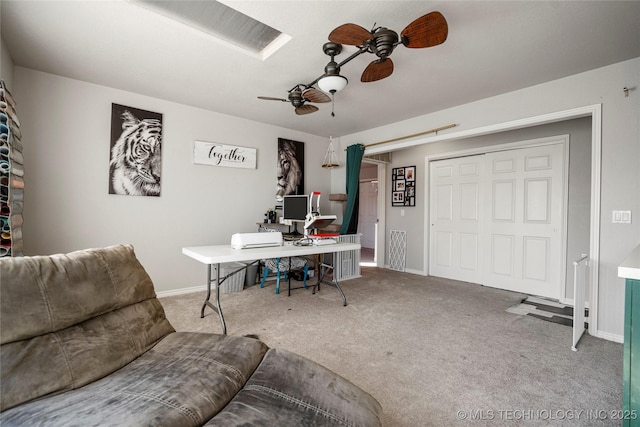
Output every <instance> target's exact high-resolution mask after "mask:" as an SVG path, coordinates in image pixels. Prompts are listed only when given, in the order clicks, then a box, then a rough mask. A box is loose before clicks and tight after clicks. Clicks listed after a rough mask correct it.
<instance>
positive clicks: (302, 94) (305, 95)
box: [258, 85, 331, 116]
mask: <svg viewBox="0 0 640 427" xmlns="http://www.w3.org/2000/svg"><path fill="white" fill-rule="evenodd" d="M303 88H304V89H303ZM287 98H288V99H284V98H274V97H271V96H259V97H258V99H264V100H267V101H282V102H290V103H291V105H293V106H294V108H295V112H296V114H297V115H299V116H300V115H303V114H310V113H314V112H316V111H318V107H316V106H315V105H310V104H307V102H315V103H323V102H331V98H329V96H327V94H326V93H324V92H322V91H321V90H318V89H316V88H314V87H308V86H305V85H296V86H295V87H294V88H293V89H291V90H290V91H289V96H288V97H287Z"/></svg>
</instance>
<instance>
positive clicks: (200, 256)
mask: <svg viewBox="0 0 640 427" xmlns="http://www.w3.org/2000/svg"><path fill="white" fill-rule="evenodd" d="M353 250H360V244H359V243H336V244H332V245H320V246H313V245H311V246H295V245H292V244H285V245H283V246H271V247H266V248H251V249H233V248H231V246H230V245H217V246H192V247H186V248H182V253H183V254H184V255H186V256H188V257H191V258H193V259H195V260H196V261H199V262H201V263H203V264H206V266H207V298H206V299H205V301H204V303H203V304H202V310H201V312H200V317H201V318H202V317H204V309H205V308H206V307H207V306H209V307H210V308H212V309H213V310H214V311H215V312H217V313H218V316H219V317H220V323H221V324H222V333H223V334H225V335H226V333H227V325H226V323H225V321H224V316H223V314H222V308H221V307H220V286H218V284H220V283H221V281H220V264H223V263H228V262H242V261H253V263H256V262H258V261H260V260H261V259H265V258H287V257H294V256H305V255H321V254H327V253H337V252H343V251H353ZM334 259H335V257H334ZM253 263H252V264H253ZM214 265H215V266H216V277H215V279H213V278H212V277H211V276H212V274H211V269H212V267H213V266H214ZM241 270H242V269H239V270H236V271H234V272H233V273H231V274H235V273H237V272H238V271H241ZM321 270H322V269H321V268H318V271H317V273H318V281H317V283H316V285H313V286H314V291H315V286H318V289H319V285H320V283H326V284H329V285H332V286H335V287H336V289H338V291H339V292H340V295H342V302H343V305H347V297H346V296H345V295H344V292H342V289H341V288H340V284H339V283H338V282H337V281H336V280H334V281H333V282H323V277H322V276H323V275H322V274H321V273H320V271H321ZM227 277H229V276H226V277H224V278H222V280H223V281H224V279H226V278H227ZM214 281H215V283H216V299H215V305H214V304H212V303H211V302H210V301H209V300H210V299H211V283H213V282H214Z"/></svg>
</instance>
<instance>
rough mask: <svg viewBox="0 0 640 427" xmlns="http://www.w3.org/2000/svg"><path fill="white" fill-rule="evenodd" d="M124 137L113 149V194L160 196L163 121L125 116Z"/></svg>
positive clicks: (111, 174) (123, 123)
mask: <svg viewBox="0 0 640 427" xmlns="http://www.w3.org/2000/svg"><path fill="white" fill-rule="evenodd" d="M122 120H123V121H122V134H121V135H120V138H118V140H117V141H116V143H115V144H114V145H113V148H112V149H111V162H110V164H109V173H110V176H111V186H112V190H113V191H112V193H113V194H128V195H134V196H159V195H160V174H161V172H160V168H161V155H160V154H161V148H162V122H161V121H160V120H157V119H143V120H138V119H137V118H136V117H135V116H134V115H133V114H131V113H130V112H129V111H125V112H124V113H123V114H122Z"/></svg>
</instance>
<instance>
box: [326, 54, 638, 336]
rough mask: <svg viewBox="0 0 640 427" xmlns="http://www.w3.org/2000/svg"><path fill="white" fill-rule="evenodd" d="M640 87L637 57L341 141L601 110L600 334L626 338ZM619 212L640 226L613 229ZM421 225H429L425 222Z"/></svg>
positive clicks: (336, 180) (458, 129)
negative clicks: (622, 272)
mask: <svg viewBox="0 0 640 427" xmlns="http://www.w3.org/2000/svg"><path fill="white" fill-rule="evenodd" d="M624 87H628V88H634V90H632V91H630V92H629V97H625V96H624V92H623V88H624ZM639 88H640V58H636V59H633V60H629V61H624V62H621V63H618V64H614V65H610V66H607V67H603V68H599V69H596V70H592V71H588V72H585V73H580V74H576V75H574V76H570V77H566V78H563V79H559V80H555V81H552V82H548V83H544V84H540V85H537V86H533V87H529V88H525V89H521V90H518V91H514V92H509V93H505V94H502V95H499V96H496V97H492V98H487V99H484V100H481V101H477V102H473V103H469V104H464V105H460V106H457V107H453V108H449V109H446V110H442V111H438V112H436V113H432V114H427V115H424V116H420V117H416V118H413V119H410V120H405V121H403V122H398V123H394V124H392V125H388V126H383V127H379V128H375V129H370V130H367V131H364V132H359V133H356V134H351V135H346V136H343V137H341V139H340V140H341V145H342V146H343V147H344V146H348V145H351V144H353V143H363V144H369V143H374V142H377V141H381V140H386V139H390V138H396V137H399V136H403V135H410V134H413V133H417V132H421V131H425V130H428V129H433V128H437V127H440V126H444V125H447V124H450V123H455V124H457V125H458V126H457V127H456V128H454V129H451V130H448V131H444V132H449V133H457V132H464V131H470V130H473V129H476V128H481V127H485V126H489V125H494V124H500V123H505V122H509V121H513V120H519V119H525V118H529V117H534V116H539V115H544V114H549V113H554V112H559V111H564V110H570V109H573V108H578V107H585V106H589V105H595V104H601V105H602V111H603V116H602V164H601V177H602V188H601V212H600V214H601V224H600V226H601V228H600V230H601V235H600V270H599V282H600V284H599V294H598V299H599V313H598V331H599V333H598V334H599V336H604V337H608V338H614V339H619V338H621V337H622V334H623V329H624V327H623V326H624V325H623V315H624V282H623V280H622V279H620V278H618V277H617V267H618V264H619V263H620V262H621V261H622V260H623V259H624V258H625V257H626V256H627V254H628V253H629V252H630V251H631V250H632V249H633V248H634V247H635V246H636V245H637V244H638V243H639V242H640V219H637V218H640V168H639V167H638V162H639V160H640V90H639ZM444 132H443V133H444ZM436 139H437V137H425V138H422V139H420V142H421V143H429V142H430V141H431V140H436ZM413 143H414V141H402V142H400V143H397V144H393V146H394V147H396V148H401V147H403V146H405V147H406V146H409V145H411V144H413ZM376 148H380V146H378V147H376ZM333 178H334V182H333V183H332V186H333V187H341V186H342V187H343V186H344V184H343V182H344V177H343V176H341V175H340V174H339V173H338V172H335V174H334V176H333ZM341 181H342V183H341ZM612 210H631V211H633V212H634V214H633V215H634V222H633V223H632V224H612V223H611V211H612ZM417 221H423V218H419V219H418V220H417ZM416 226H417V225H416ZM387 229H388V228H387ZM421 246H422V244H421Z"/></svg>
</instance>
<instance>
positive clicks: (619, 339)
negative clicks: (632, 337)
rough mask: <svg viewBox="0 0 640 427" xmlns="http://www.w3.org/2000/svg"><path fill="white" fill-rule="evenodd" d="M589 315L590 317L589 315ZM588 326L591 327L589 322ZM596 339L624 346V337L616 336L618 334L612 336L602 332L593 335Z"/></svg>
mask: <svg viewBox="0 0 640 427" xmlns="http://www.w3.org/2000/svg"><path fill="white" fill-rule="evenodd" d="M589 315H591V313H589ZM589 325H591V322H589ZM594 336H595V337H596V338H602V339H604V340H608V341H613V342H617V343H620V344H624V336H623V335H618V334H612V333H610V332H604V331H598V333H597V334H596V335H594Z"/></svg>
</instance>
